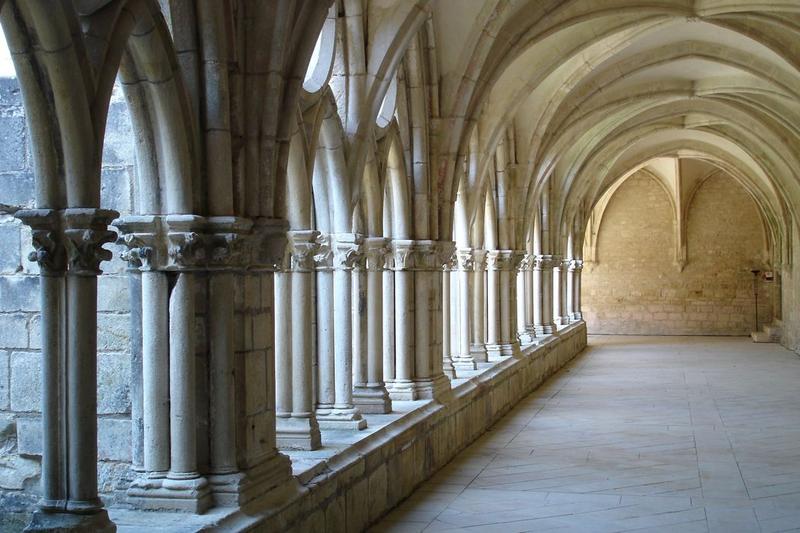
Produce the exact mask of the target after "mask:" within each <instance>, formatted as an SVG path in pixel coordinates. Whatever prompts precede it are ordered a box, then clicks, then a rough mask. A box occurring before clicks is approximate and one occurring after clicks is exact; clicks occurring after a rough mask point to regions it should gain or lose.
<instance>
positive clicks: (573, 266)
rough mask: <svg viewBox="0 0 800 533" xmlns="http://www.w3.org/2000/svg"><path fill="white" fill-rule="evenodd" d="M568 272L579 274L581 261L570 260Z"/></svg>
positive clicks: (581, 268) (581, 267) (581, 265)
mask: <svg viewBox="0 0 800 533" xmlns="http://www.w3.org/2000/svg"><path fill="white" fill-rule="evenodd" d="M569 270H570V272H580V271H581V270H583V259H572V260H570V262H569Z"/></svg>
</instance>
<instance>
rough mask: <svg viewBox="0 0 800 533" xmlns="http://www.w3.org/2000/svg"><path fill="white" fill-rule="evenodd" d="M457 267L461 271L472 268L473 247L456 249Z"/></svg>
mask: <svg viewBox="0 0 800 533" xmlns="http://www.w3.org/2000/svg"><path fill="white" fill-rule="evenodd" d="M455 257H456V267H457V268H458V270H461V271H468V270H472V264H473V257H472V249H471V248H461V249H458V250H456V254H455Z"/></svg>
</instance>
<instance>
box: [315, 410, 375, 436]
mask: <svg viewBox="0 0 800 533" xmlns="http://www.w3.org/2000/svg"><path fill="white" fill-rule="evenodd" d="M317 422H318V423H319V428H320V429H350V430H359V431H360V430H362V429H364V428H366V427H367V421H366V420H364V418H363V417H362V416H361V412H360V411H359V410H358V409H356V408H355V407H348V408H334V409H332V410H331V411H330V412H329V413H326V414H317Z"/></svg>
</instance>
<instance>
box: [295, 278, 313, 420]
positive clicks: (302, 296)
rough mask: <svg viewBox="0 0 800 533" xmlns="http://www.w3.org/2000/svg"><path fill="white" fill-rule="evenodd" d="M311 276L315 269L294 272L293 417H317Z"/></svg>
mask: <svg viewBox="0 0 800 533" xmlns="http://www.w3.org/2000/svg"><path fill="white" fill-rule="evenodd" d="M311 276H312V273H311V272H292V416H293V417H296V418H310V417H312V416H313V413H312V398H313V392H312V380H311V376H312V374H311V334H310V333H311V332H310V331H309V330H310V329H311V328H310V319H311V288H312V279H311ZM301 325H302V326H303V327H299V326H301Z"/></svg>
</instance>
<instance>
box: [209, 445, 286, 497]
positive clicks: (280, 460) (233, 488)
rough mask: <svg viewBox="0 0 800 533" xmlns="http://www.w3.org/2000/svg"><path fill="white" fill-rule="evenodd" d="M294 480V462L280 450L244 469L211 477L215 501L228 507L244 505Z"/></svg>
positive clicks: (210, 483) (210, 482) (210, 481)
mask: <svg viewBox="0 0 800 533" xmlns="http://www.w3.org/2000/svg"><path fill="white" fill-rule="evenodd" d="M291 479H292V463H291V461H290V460H289V458H288V457H286V456H285V455H283V454H281V453H275V454H273V455H272V457H270V458H269V459H267V460H265V461H263V462H262V463H259V464H257V465H255V466H253V467H251V468H249V469H247V470H246V471H244V472H232V473H229V474H211V475H210V476H208V482H209V485H210V488H211V492H212V496H213V499H214V504H215V505H217V506H225V507H240V506H242V505H245V504H246V503H247V502H249V501H251V500H253V499H255V498H257V497H259V496H263V495H264V494H266V493H267V492H269V491H270V490H272V489H274V488H276V487H282V486H284V485H285V484H286V483H287V482H288V481H289V480H291Z"/></svg>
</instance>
